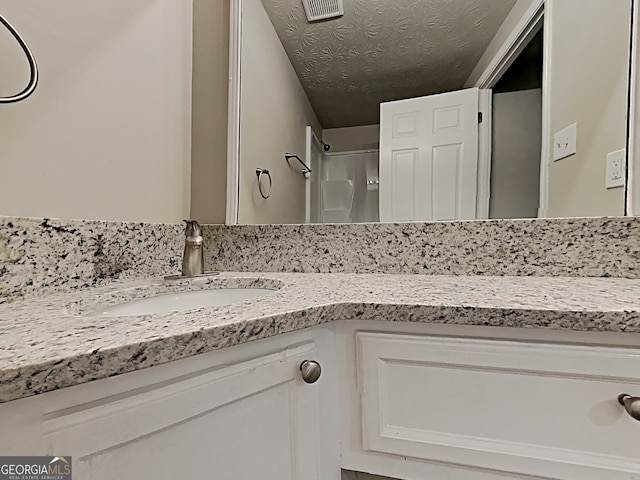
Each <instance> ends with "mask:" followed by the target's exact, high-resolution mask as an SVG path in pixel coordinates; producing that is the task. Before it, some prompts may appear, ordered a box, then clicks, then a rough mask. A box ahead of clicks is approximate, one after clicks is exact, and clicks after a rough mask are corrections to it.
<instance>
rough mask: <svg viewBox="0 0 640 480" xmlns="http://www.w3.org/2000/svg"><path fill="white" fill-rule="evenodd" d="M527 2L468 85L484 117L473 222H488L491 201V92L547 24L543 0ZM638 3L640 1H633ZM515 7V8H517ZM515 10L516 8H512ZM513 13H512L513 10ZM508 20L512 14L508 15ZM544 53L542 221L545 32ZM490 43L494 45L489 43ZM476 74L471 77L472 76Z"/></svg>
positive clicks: (542, 210)
mask: <svg viewBox="0 0 640 480" xmlns="http://www.w3.org/2000/svg"><path fill="white" fill-rule="evenodd" d="M521 1H525V2H526V1H528V2H529V5H528V6H527V8H526V9H525V11H524V13H523V14H522V15H521V16H520V17H519V18H515V19H511V20H512V21H511V22H509V17H507V20H506V21H505V23H504V24H503V27H500V30H499V31H498V33H497V34H496V36H495V37H494V38H496V39H500V38H503V40H502V42H501V43H498V44H496V45H495V48H491V47H492V45H490V46H489V49H487V52H490V51H491V50H495V53H494V54H492V56H490V57H489V58H484V57H483V58H482V59H481V60H480V62H481V63H486V67H485V68H484V70H482V71H481V72H480V74H479V76H478V78H477V79H476V80H475V81H473V82H471V83H469V80H467V85H465V86H474V87H478V88H480V105H479V107H480V112H482V115H483V121H482V123H480V124H479V129H478V186H477V192H478V193H477V195H478V199H477V213H476V218H478V219H486V218H489V201H490V197H491V145H492V134H493V131H492V125H491V122H492V111H493V104H492V90H491V89H492V88H493V87H494V86H495V85H496V83H498V81H499V80H500V78H501V77H502V75H503V74H504V73H505V72H506V71H507V69H508V68H509V67H510V66H511V65H512V64H513V62H514V61H515V60H516V58H517V57H518V55H520V53H522V51H523V50H524V49H525V48H526V46H527V45H528V43H529V41H530V40H531V39H532V38H533V37H534V36H535V35H536V34H537V33H538V32H539V31H540V28H542V26H543V22H544V24H545V26H546V24H547V22H548V20H549V19H548V14H546V15H545V11H544V4H545V0H521ZM634 1H640V0H634ZM516 5H517V4H516ZM514 8H515V7H514ZM512 12H513V10H512ZM509 16H511V13H510V14H509ZM510 23H512V24H513V26H512V27H508V26H507V27H504V25H509V24H510ZM544 35H545V39H544V47H543V48H544V52H543V67H542V70H543V75H542V145H541V147H542V148H541V152H542V153H541V158H540V207H539V209H538V217H539V218H544V217H545V216H546V211H547V202H548V193H547V180H546V179H547V178H548V175H549V173H548V161H547V159H548V150H549V146H550V142H551V139H550V134H549V132H548V130H549V128H548V125H549V121H550V117H549V112H550V95H549V76H548V72H549V69H548V68H547V65H548V63H547V62H548V58H549V57H548V53H549V51H548V50H547V49H548V45H549V44H550V42H549V41H548V39H547V35H549V29H548V28H545V33H544ZM492 43H493V42H492ZM475 73H476V72H475V71H474V73H472V76H473V75H474V74H475Z"/></svg>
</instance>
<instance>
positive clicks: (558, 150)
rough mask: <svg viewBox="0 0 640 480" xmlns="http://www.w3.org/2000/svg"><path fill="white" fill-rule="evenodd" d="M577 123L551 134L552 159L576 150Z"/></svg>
mask: <svg viewBox="0 0 640 480" xmlns="http://www.w3.org/2000/svg"><path fill="white" fill-rule="evenodd" d="M577 138H578V124H577V123H573V124H571V125H569V126H568V127H567V128H563V129H562V130H560V131H558V132H556V133H555V134H554V135H553V161H554V162H555V161H557V160H560V159H562V158H566V157H568V156H570V155H573V154H574V153H576V152H577V151H578V149H577V146H578V143H577Z"/></svg>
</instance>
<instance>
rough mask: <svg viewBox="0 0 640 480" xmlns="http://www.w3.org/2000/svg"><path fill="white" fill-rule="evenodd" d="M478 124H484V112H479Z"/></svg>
mask: <svg viewBox="0 0 640 480" xmlns="http://www.w3.org/2000/svg"><path fill="white" fill-rule="evenodd" d="M478 123H482V112H478Z"/></svg>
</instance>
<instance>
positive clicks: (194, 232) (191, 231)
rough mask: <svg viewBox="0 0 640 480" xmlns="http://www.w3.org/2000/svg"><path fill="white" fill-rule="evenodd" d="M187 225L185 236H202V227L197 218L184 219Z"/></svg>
mask: <svg viewBox="0 0 640 480" xmlns="http://www.w3.org/2000/svg"><path fill="white" fill-rule="evenodd" d="M183 221H184V222H185V223H186V224H187V226H186V227H185V229H184V235H185V237H201V236H202V228H200V224H199V223H198V222H197V221H196V220H183Z"/></svg>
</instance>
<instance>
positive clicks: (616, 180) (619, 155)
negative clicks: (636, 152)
mask: <svg viewBox="0 0 640 480" xmlns="http://www.w3.org/2000/svg"><path fill="white" fill-rule="evenodd" d="M626 154H627V151H626V150H625V149H624V148H623V149H622V150H617V151H615V152H611V153H609V154H607V177H606V181H605V186H606V187H607V188H617V187H624V181H625V177H626V169H627V165H626V163H627V155H626Z"/></svg>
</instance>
